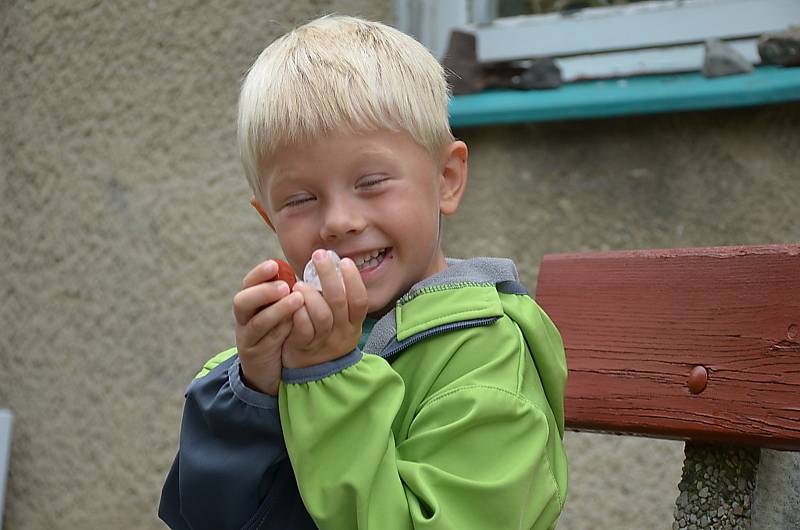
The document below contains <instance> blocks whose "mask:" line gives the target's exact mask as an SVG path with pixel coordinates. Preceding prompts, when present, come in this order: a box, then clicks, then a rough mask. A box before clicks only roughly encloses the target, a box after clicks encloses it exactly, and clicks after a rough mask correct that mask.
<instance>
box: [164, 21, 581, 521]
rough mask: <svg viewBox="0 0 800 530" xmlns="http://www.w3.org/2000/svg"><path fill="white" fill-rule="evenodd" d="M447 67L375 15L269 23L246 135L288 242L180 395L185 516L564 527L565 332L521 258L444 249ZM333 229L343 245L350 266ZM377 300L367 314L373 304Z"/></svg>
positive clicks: (269, 217) (244, 120) (180, 483)
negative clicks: (288, 279)
mask: <svg viewBox="0 0 800 530" xmlns="http://www.w3.org/2000/svg"><path fill="white" fill-rule="evenodd" d="M447 101H448V91H447V86H446V82H445V80H444V75H443V71H442V68H441V67H440V65H439V64H438V63H437V62H436V60H435V59H434V58H433V57H432V56H431V55H430V54H429V53H428V52H427V51H426V50H425V48H423V47H422V46H421V45H420V44H418V43H417V42H416V41H414V40H413V39H412V38H410V37H408V36H406V35H404V34H402V33H400V32H398V31H396V30H394V29H392V28H390V27H388V26H384V25H383V24H379V23H373V22H367V21H363V20H360V19H354V18H349V17H325V18H322V19H319V20H316V21H313V22H311V23H309V24H306V25H305V26H302V27H300V28H298V29H296V30H294V31H292V32H290V33H288V34H287V35H284V36H283V37H281V38H280V39H278V40H277V41H275V42H274V43H272V44H271V45H270V46H269V47H267V49H266V50H264V52H263V53H262V54H261V56H260V57H259V58H258V59H257V60H256V62H255V64H254V65H253V67H252V68H251V70H250V72H249V73H248V75H247V78H246V80H245V82H244V84H243V87H242V93H241V99H240V103H239V107H240V108H239V142H240V146H241V152H242V160H243V164H244V167H245V172H246V174H247V177H248V180H249V183H250V185H251V187H252V189H253V193H254V196H255V201H256V205H257V206H258V207H259V209H260V211H261V212H262V214H263V215H264V217H265V220H266V221H267V223H268V224H269V225H270V227H271V228H272V229H273V230H274V231H275V233H276V234H277V236H278V240H279V242H280V245H281V248H282V249H283V251H284V253H285V255H286V258H287V259H288V261H289V262H290V263H291V264H292V266H293V267H294V268H295V270H303V269H302V268H303V266H304V264H305V263H306V261H307V260H309V258H311V259H313V261H314V263H315V266H316V268H317V271H318V273H319V276H320V280H321V284H322V292H321V293H320V292H318V291H316V290H315V289H314V288H312V287H311V286H309V285H307V284H304V283H303V282H298V283H297V284H295V285H294V287H293V288H291V289H290V288H289V286H288V285H287V284H286V283H285V282H283V281H280V280H277V279H276V273H277V264H276V263H275V262H274V261H271V260H269V261H266V262H264V263H261V264H260V265H258V266H257V267H255V268H254V269H253V270H251V271H250V272H249V273H248V274H247V275H246V276H245V278H244V281H243V287H242V290H241V291H240V292H239V293H238V294H236V296H235V297H234V302H233V309H234V316H235V319H236V348H234V349H231V350H228V351H226V352H223V353H221V354H220V355H218V356H217V357H215V358H214V359H212V360H211V361H209V363H207V364H206V366H205V367H204V369H203V370H202V371H201V372H200V374H198V376H197V378H196V379H195V380H194V381H193V382H192V384H191V385H190V386H189V388H188V390H187V394H186V405H185V409H184V416H183V423H182V429H181V436H180V449H179V451H178V455H177V456H176V458H175V461H174V463H173V466H172V469H171V470H170V472H169V475H168V476H167V479H166V483H165V485H164V488H163V492H162V497H161V505H160V508H159V515H160V517H161V518H162V519H164V521H166V522H167V524H169V525H170V526H171V527H173V528H194V529H200V528H208V529H224V528H282V529H306V528H309V529H311V528H322V529H356V528H364V529H366V528H369V529H381V530H384V529H394V528H398V529H399V528H431V529H439V528H454V529H460V530H464V529H473V528H474V529H492V528H498V529H506V528H535V529H545V528H552V527H553V526H554V525H555V522H556V520H557V518H558V514H559V513H560V511H561V509H562V507H563V504H564V498H565V493H566V472H567V464H566V458H565V454H564V449H563V445H562V437H563V421H564V420H563V393H564V385H565V381H566V364H565V360H564V352H563V347H562V344H561V339H560V336H559V334H558V332H557V330H556V329H555V327H554V326H553V324H552V323H551V322H550V320H549V319H548V318H547V316H546V315H545V314H544V313H543V312H542V311H541V309H539V308H538V306H537V305H536V304H535V303H534V302H533V300H532V299H531V298H530V297H528V296H527V294H526V292H525V290H524V287H522V285H521V284H520V283H519V281H518V278H517V273H516V270H515V268H514V266H513V264H512V263H511V262H510V261H509V260H502V259H489V258H480V259H474V260H464V261H457V260H445V258H444V255H443V253H442V249H441V246H440V241H439V235H440V234H439V229H440V222H439V221H440V216H441V215H449V214H452V213H454V212H455V211H456V209H457V208H458V205H459V202H460V199H461V196H462V194H463V192H464V187H465V185H466V179H467V147H466V145H465V144H464V143H463V142H460V141H456V140H455V139H454V138H453V136H452V134H451V132H450V129H449V125H448V120H447ZM324 249H330V250H333V251H335V252H336V253H337V254H338V255H340V256H342V257H343V259H342V261H341V264H340V266H341V274H342V278H341V280H340V279H339V277H338V276H337V273H336V271H335V268H334V264H333V263H332V261H331V259H330V257H329V256H328V254H327V252H325V250H324ZM365 317H366V318H365Z"/></svg>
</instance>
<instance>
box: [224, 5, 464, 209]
mask: <svg viewBox="0 0 800 530" xmlns="http://www.w3.org/2000/svg"><path fill="white" fill-rule="evenodd" d="M449 97H450V93H449V90H448V87H447V82H446V81H445V76H444V70H443V69H442V67H441V65H440V64H439V62H438V61H436V59H435V58H434V57H433V56H432V55H431V54H430V52H428V50H427V49H426V48H425V47H424V46H422V45H421V44H420V43H418V42H417V41H416V40H414V39H413V38H412V37H410V36H408V35H406V34H404V33H402V32H400V31H398V30H396V29H394V28H391V27H389V26H387V25H385V24H381V23H379V22H370V21H366V20H362V19H359V18H354V17H345V16H326V17H322V18H319V19H317V20H314V21H312V22H309V23H308V24H305V25H303V26H300V27H299V28H296V29H295V30H293V31H291V32H289V33H287V34H285V35H283V36H282V37H280V38H278V39H277V40H275V41H274V42H273V43H272V44H270V45H269V46H268V47H267V48H266V49H265V50H264V51H263V52H261V55H259V57H258V59H256V61H255V63H254V64H253V66H252V67H251V68H250V71H249V72H248V73H247V76H246V78H245V80H244V83H243V85H242V91H241V94H240V97H239V131H238V135H239V151H240V154H241V158H242V164H243V166H244V171H245V174H246V176H247V180H248V182H249V183H250V187H251V189H252V190H253V193H254V194H255V195H256V197H260V195H261V178H260V171H259V167H260V165H261V163H262V162H263V161H265V160H267V159H268V158H269V157H270V156H271V155H272V154H274V153H275V152H276V151H277V150H278V149H279V148H280V147H281V146H285V145H287V144H292V143H295V142H304V141H311V140H315V139H318V138H320V137H323V136H325V135H326V134H327V133H330V132H333V131H334V130H338V129H341V128H347V129H349V130H350V131H352V132H367V131H372V130H379V129H389V130H395V131H399V130H404V131H406V132H408V133H409V134H410V135H411V137H412V138H413V139H414V140H415V141H416V142H417V143H418V144H419V145H420V146H422V147H423V148H425V149H426V150H427V151H428V152H429V153H430V154H431V156H433V157H436V156H438V153H439V150H440V149H442V148H443V147H444V146H445V145H447V144H448V143H449V142H451V141H453V135H452V133H451V131H450V125H449V122H448V116H447V105H448V101H449Z"/></svg>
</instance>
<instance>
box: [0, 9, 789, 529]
mask: <svg viewBox="0 0 800 530" xmlns="http://www.w3.org/2000/svg"><path fill="white" fill-rule="evenodd" d="M330 11H337V12H341V13H348V14H359V15H364V16H367V17H372V18H377V19H383V20H389V19H390V15H391V6H390V2H389V1H388V0H383V1H381V2H368V1H366V0H360V1H356V0H353V1H350V2H346V1H335V0H331V1H310V0H307V1H297V2H289V1H273V2H268V3H267V2H247V3H244V2H228V3H222V2H213V3H209V2H195V3H190V2H181V3H180V6H179V7H178V3H169V4H168V3H166V2H162V1H158V0H150V1H149V2H137V3H111V2H104V3H101V2H95V1H91V2H89V1H85V2H81V1H73V2H69V3H56V2H52V1H45V2H16V3H12V2H2V3H0V25H1V26H0V30H1V31H2V32H1V33H0V36H1V37H0V39H2V40H0V47H1V48H2V52H1V53H0V186H2V188H1V189H2V208H0V249H2V250H0V259H1V260H2V261H1V262H0V263H2V270H3V275H2V280H1V281H2V283H1V284H0V288H1V289H2V292H3V295H4V296H3V302H2V304H0V324H1V325H2V331H0V407H7V408H10V409H11V410H12V411H13V412H14V414H15V431H14V439H13V450H12V457H11V475H10V482H9V490H8V492H7V502H6V516H5V521H4V522H5V526H4V528H6V529H10V530H21V529H26V530H27V529H31V530H33V529H40V528H81V529H87V530H93V529H106V528H142V529H145V528H161V525H160V524H159V523H158V522H157V521H156V519H155V506H156V503H157V499H158V494H159V489H160V486H161V483H162V480H163V477H164V473H165V472H166V470H167V467H168V466H169V463H170V460H171V458H172V455H173V454H174V451H175V448H176V441H177V436H178V426H179V421H180V411H181V406H182V391H183V388H184V387H185V385H186V384H187V383H188V381H189V380H190V379H191V377H192V376H193V375H194V373H195V372H196V371H197V369H198V368H199V366H200V365H201V364H202V363H203V362H204V361H205V359H206V358H208V357H209V356H210V355H212V354H214V353H216V352H217V351H220V350H222V349H224V348H227V347H228V346H230V345H231V344H232V342H233V333H232V318H231V313H230V300H231V297H232V295H233V293H234V292H235V290H236V289H237V287H238V285H239V283H240V281H241V277H242V275H243V274H244V273H245V272H246V271H247V270H248V269H249V268H250V267H251V266H252V265H253V264H254V263H256V262H257V261H258V260H261V259H263V258H264V257H266V256H274V255H277V254H278V252H279V250H278V248H277V246H276V243H275V241H274V239H272V238H271V236H270V235H269V234H268V233H267V231H266V230H265V228H264V227H263V226H262V224H261V222H260V220H259V219H258V218H257V216H256V214H255V213H254V212H252V211H251V210H250V208H249V206H248V205H247V198H248V197H249V194H248V191H247V186H246V184H245V181H244V178H243V176H242V172H241V169H240V167H239V165H238V160H237V158H236V154H235V151H236V149H235V138H234V136H235V130H234V121H235V104H236V98H237V91H238V82H239V80H240V78H241V76H242V74H243V72H244V71H245V69H246V68H247V66H249V64H250V62H251V61H252V60H253V59H254V58H255V56H256V55H257V53H258V52H259V51H260V50H261V49H262V48H263V47H264V46H265V45H266V43H267V42H269V41H270V40H271V39H272V38H274V37H275V36H276V35H277V34H279V33H280V32H282V31H283V30H284V29H286V28H289V27H291V26H293V25H295V24H297V23H299V22H302V21H304V20H306V19H309V18H311V17H313V16H315V15H317V14H321V13H323V12H330ZM798 118H800V107H799V106H797V105H785V106H782V107H777V108H773V109H766V108H764V109H756V110H739V111H731V112H714V113H701V114H691V115H678V116H659V117H640V118H632V119H619V120H606V121H593V122H575V123H563V124H545V125H530V126H518V127H487V128H482V129H472V130H463V131H457V133H458V134H459V135H460V136H461V137H463V138H464V139H466V140H467V141H468V143H469V144H470V146H471V149H472V158H471V162H472V165H471V182H470V186H469V191H468V194H467V198H466V201H465V204H464V207H463V210H462V211H461V212H460V213H459V214H458V216H456V217H455V218H454V219H452V220H448V221H447V222H446V225H445V228H446V241H447V243H446V247H447V249H448V251H449V253H451V254H452V255H463V256H466V255H472V254H496V255H509V256H512V257H514V258H515V259H516V260H517V261H518V263H519V265H520V268H521V271H522V275H523V278H524V279H525V280H527V281H528V283H529V284H530V285H531V286H533V285H534V284H535V275H536V267H537V263H538V261H539V259H540V257H541V255H542V254H543V253H545V252H555V251H572V250H595V249H606V248H615V249H616V248H638V247H652V246H684V245H712V244H713V245H717V244H728V243H731V244H733V243H769V242H786V241H794V240H796V238H797V234H798V233H800V230H799V229H800V224H798V223H800V201H798V200H797V197H798V189H797V176H798V175H797V169H796V168H797V166H798V165H800V164H799V163H798V162H800V161H799V160H798V155H796V154H794V151H796V142H797V132H798V131H797V128H796V124H797V123H798ZM568 446H569V449H570V455H571V461H572V466H571V471H572V483H571V488H572V489H571V497H570V500H569V504H568V507H567V510H566V513H565V515H564V518H563V521H562V525H560V528H562V529H563V528H565V529H583V528H588V527H596V528H663V529H666V528H669V525H670V518H671V513H672V503H673V501H674V498H675V495H676V492H675V485H676V484H677V481H678V478H679V475H680V463H681V458H682V448H681V445H680V444H679V443H675V442H652V441H645V440H639V439H633V438H617V437H606V436H597V435H578V434H574V433H571V434H570V435H569V437H568Z"/></svg>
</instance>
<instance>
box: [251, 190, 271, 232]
mask: <svg viewBox="0 0 800 530" xmlns="http://www.w3.org/2000/svg"><path fill="white" fill-rule="evenodd" d="M250 204H251V205H252V206H253V208H255V209H256V211H257V212H258V213H259V214H260V215H261V217H262V218H263V219H264V221H266V222H267V225H269V227H270V228H272V231H273V232H274V231H275V227H274V226H272V221H270V220H269V215H267V212H266V211H265V210H264V208H262V207H261V204H259V203H258V201H257V200H256V198H255V197H250Z"/></svg>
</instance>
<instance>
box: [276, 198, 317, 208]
mask: <svg viewBox="0 0 800 530" xmlns="http://www.w3.org/2000/svg"><path fill="white" fill-rule="evenodd" d="M313 200H314V198H313V197H297V198H294V199H290V200H288V201H286V202H285V203H283V207H284V208H292V207H295V206H300V205H301V204H304V203H307V202H309V201H313Z"/></svg>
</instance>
